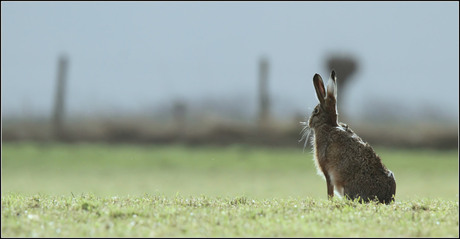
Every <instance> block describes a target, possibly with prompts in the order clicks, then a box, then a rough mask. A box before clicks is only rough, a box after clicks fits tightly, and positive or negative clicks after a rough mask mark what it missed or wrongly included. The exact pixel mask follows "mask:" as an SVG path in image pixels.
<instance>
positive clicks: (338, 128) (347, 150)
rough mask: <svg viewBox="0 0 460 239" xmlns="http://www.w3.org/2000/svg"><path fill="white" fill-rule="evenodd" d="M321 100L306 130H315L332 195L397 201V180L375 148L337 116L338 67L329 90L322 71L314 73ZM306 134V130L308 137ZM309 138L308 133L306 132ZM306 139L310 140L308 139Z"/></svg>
mask: <svg viewBox="0 0 460 239" xmlns="http://www.w3.org/2000/svg"><path fill="white" fill-rule="evenodd" d="M313 85H314V86H315V90H316V95H317V97H318V100H319V104H318V105H317V106H316V107H315V109H314V110H313V112H312V114H311V116H310V118H309V120H308V123H306V122H303V124H304V125H305V128H304V130H306V129H307V130H309V132H308V134H310V133H313V137H312V141H311V142H312V147H313V153H314V162H315V165H316V168H317V171H318V174H319V175H321V174H324V178H325V179H326V183H327V195H328V198H332V197H333V196H334V191H335V193H336V194H338V195H339V196H341V197H343V196H345V197H347V198H349V199H352V200H353V199H358V200H360V202H362V201H364V202H369V201H371V200H378V202H380V203H385V204H389V203H391V202H392V201H394V196H395V193H396V182H395V177H394V175H393V172H391V171H390V170H388V169H387V168H386V167H385V165H383V163H382V162H381V160H380V157H379V156H378V155H377V154H376V153H375V151H374V150H373V148H372V147H371V146H370V145H369V144H368V143H367V142H364V141H363V140H362V139H361V138H360V137H359V136H358V135H357V134H355V133H354V132H353V131H352V130H351V129H350V128H349V127H348V126H347V125H346V124H344V123H339V122H338V120H337V115H338V113H337V100H336V99H337V83H336V75H335V72H334V70H332V72H331V77H330V79H329V81H328V84H327V92H326V89H325V88H324V84H323V80H322V79H321V76H320V75H319V74H315V75H314V77H313ZM305 136H306V134H304V137H305ZM306 137H307V138H306V141H307V140H308V136H306ZM305 143H306V142H305Z"/></svg>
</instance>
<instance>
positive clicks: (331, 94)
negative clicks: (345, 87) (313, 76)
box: [327, 70, 337, 100]
mask: <svg viewBox="0 0 460 239" xmlns="http://www.w3.org/2000/svg"><path fill="white" fill-rule="evenodd" d="M327 98H328V99H332V98H333V99H334V100H336V99H337V77H336V76H335V71H334V70H332V72H331V77H330V78H329V80H328V82H327Z"/></svg>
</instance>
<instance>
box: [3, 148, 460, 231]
mask: <svg viewBox="0 0 460 239" xmlns="http://www.w3.org/2000/svg"><path fill="white" fill-rule="evenodd" d="M376 151H377V153H378V154H379V155H380V156H381V158H382V160H383V162H384V164H385V165H386V166H387V167H388V168H389V169H390V170H392V171H393V172H394V174H395V176H396V183H397V188H396V203H394V204H391V205H389V206H387V205H373V204H363V205H361V204H357V203H353V202H349V201H342V200H336V201H334V202H330V201H327V200H325V199H326V183H325V181H324V180H323V179H322V178H321V177H320V176H318V175H317V173H316V169H315V168H314V164H313V161H312V159H311V158H312V155H311V153H310V152H309V151H305V153H303V152H302V146H301V145H299V147H298V148H283V149H279V148H265V147H249V146H244V145H234V146H229V147H186V146H181V145H172V146H155V145H151V146H134V145H108V144H71V145H67V144H35V143H17V144H16V143H6V144H3V145H2V183H1V185H2V237H17V236H24V237H31V236H39V237H42V236H43V237H46V236H50V237H58V236H59V237H61V236H70V237H74V236H83V237H84V236H95V237H98V236H102V237H106V236H112V237H124V236H133V237H136V236H143V237H151V236H157V237H169V236H171V237H176V236H180V237H182V236H191V237H199V236H208V237H209V236H211V237H212V236H243V237H250V236H253V237H258V236H265V237H276V236H288V237H289V236H294V237H296V236H301V237H309V236H311V237H315V236H322V237H325V236H348V237H353V236H369V237H381V236H382V237H383V236H389V237H391V236H410V237H418V236H436V237H444V236H445V237H458V199H459V198H458V187H459V184H458V151H457V150H455V151H432V150H401V149H398V150H396V149H385V148H376ZM178 195H179V196H178Z"/></svg>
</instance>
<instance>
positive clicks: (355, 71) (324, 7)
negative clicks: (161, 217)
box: [1, 2, 459, 195]
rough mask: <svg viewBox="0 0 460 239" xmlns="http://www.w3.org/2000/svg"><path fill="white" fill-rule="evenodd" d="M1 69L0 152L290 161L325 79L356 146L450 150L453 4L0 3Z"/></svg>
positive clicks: (453, 132)
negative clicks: (332, 83)
mask: <svg viewBox="0 0 460 239" xmlns="http://www.w3.org/2000/svg"><path fill="white" fill-rule="evenodd" d="M1 59H2V60H1V79H2V80H1V86H2V87H1V92H2V96H1V107H2V142H3V143H10V142H11V143H12V142H51V143H52V142H67V143H89V144H93V143H107V142H108V143H130V144H135V145H137V144H142V145H175V144H180V145H197V146H205V145H219V146H220V145H227V146H228V145H235V144H238V145H251V146H252V145H257V146H268V147H272V146H279V147H291V148H295V149H298V150H299V152H301V150H302V147H303V143H302V142H299V139H300V138H301V135H300V130H301V129H302V126H301V125H300V124H299V122H300V121H305V120H306V118H307V117H309V115H310V113H311V111H312V110H313V108H314V107H315V106H316V104H317V103H318V100H317V98H316V95H315V90H314V87H313V83H312V78H313V75H314V74H315V73H319V74H321V75H322V77H323V79H324V80H325V81H327V79H328V78H329V74H330V71H331V69H335V71H336V73H337V77H338V80H337V82H338V87H339V89H338V111H339V121H342V122H345V123H347V124H348V125H349V126H350V127H351V128H352V129H353V130H354V131H355V132H356V133H357V134H358V135H360V136H361V137H362V138H363V139H364V140H365V141H368V142H369V143H370V144H372V145H373V146H376V147H389V148H403V149H407V148H412V149H440V150H454V151H456V152H458V107H459V105H458V102H459V101H458V99H459V98H458V97H459V94H458V92H459V91H458V89H459V81H458V79H459V4H458V2H2V3H1ZM243 151H244V150H243ZM32 155H35V154H32ZM3 156H4V155H3V152H2V163H3V170H5V169H7V168H8V167H5V161H4V160H3ZM302 157H306V156H305V155H303V156H302ZM308 157H310V156H308ZM309 163H310V162H309ZM310 166H311V165H308V167H310ZM457 167H458V164H457ZM457 177H458V172H457ZM2 185H3V183H2ZM457 186H458V184H457ZM457 195H458V190H457Z"/></svg>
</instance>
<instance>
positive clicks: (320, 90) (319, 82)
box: [313, 74, 326, 104]
mask: <svg viewBox="0 0 460 239" xmlns="http://www.w3.org/2000/svg"><path fill="white" fill-rule="evenodd" d="M313 85H314V86H315V90H316V96H317V97H318V100H319V103H320V104H324V99H325V98H326V90H325V89H324V83H323V79H321V76H320V75H318V74H315V76H313Z"/></svg>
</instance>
